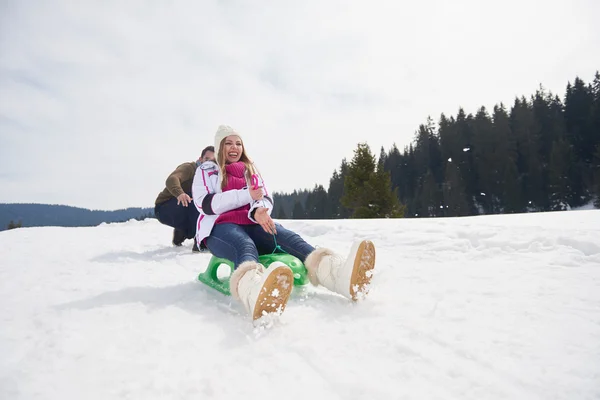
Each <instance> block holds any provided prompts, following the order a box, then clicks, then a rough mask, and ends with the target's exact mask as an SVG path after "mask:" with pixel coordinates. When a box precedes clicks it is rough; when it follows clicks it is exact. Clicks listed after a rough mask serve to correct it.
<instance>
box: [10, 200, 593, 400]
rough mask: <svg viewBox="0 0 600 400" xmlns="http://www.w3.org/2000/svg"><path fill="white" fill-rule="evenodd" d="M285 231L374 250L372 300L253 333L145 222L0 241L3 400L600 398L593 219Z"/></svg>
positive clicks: (313, 310) (310, 292)
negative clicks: (364, 241) (368, 244)
mask: <svg viewBox="0 0 600 400" xmlns="http://www.w3.org/2000/svg"><path fill="white" fill-rule="evenodd" d="M283 223H284V225H286V226H287V227H289V228H291V229H293V230H296V231H297V232H299V233H300V234H301V235H302V236H304V237H305V238H306V239H307V240H308V241H309V242H311V243H312V244H314V245H319V246H327V247H331V248H333V249H334V250H337V251H339V252H343V253H345V252H346V251H347V250H348V249H349V247H350V244H351V241H352V240H354V239H360V238H371V239H372V240H373V241H374V242H375V244H376V246H377V266H376V275H375V277H374V279H373V287H372V291H371V294H370V296H369V298H368V299H367V300H366V301H363V302H361V303H359V304H350V303H349V302H348V301H346V300H345V299H344V298H342V297H340V296H338V295H335V294H332V293H329V292H327V291H326V290H324V289H322V288H313V287H308V288H305V290H299V291H296V292H294V294H293V298H292V299H291V300H290V303H289V304H288V307H287V310H286V312H285V314H284V315H283V316H282V317H281V319H280V321H279V322H278V323H276V324H275V326H273V327H271V328H270V329H264V328H262V329H261V328H255V327H253V326H252V324H251V323H250V319H249V318H248V317H247V316H246V315H245V314H244V312H243V309H242V308H241V306H240V305H238V304H237V303H234V302H232V300H231V298H229V297H224V296H222V295H221V294H219V293H217V292H215V291H213V290H212V289H210V288H208V287H206V286H204V285H202V284H200V283H199V282H197V281H196V277H197V274H198V273H199V272H201V271H203V269H204V268H205V266H206V264H207V262H208V259H209V256H208V255H204V254H192V253H191V242H190V241H188V242H186V243H185V245H184V246H183V247H182V248H174V247H172V246H170V244H169V242H170V234H171V230H170V228H168V227H165V226H162V225H160V224H159V223H158V222H157V221H155V220H147V221H143V222H136V221H130V222H127V223H122V224H110V225H101V226H99V227H94V228H51V227H50V228H22V229H16V230H12V231H5V232H0V354H1V355H2V356H1V357H0V398H1V399H61V400H64V399H261V400H267V399H307V398H313V397H315V396H317V398H325V399H580V400H581V399H598V398H600V211H598V210H590V211H570V212H556V213H540V214H524V215H509V216H483V217H466V218H448V219H404V220H369V221H355V220H354V221H353V220H343V221H283Z"/></svg>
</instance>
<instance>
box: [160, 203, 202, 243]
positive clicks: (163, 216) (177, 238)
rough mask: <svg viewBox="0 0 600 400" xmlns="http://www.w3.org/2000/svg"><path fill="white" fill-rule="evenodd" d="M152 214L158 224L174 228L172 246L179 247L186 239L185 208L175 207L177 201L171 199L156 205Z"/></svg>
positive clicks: (186, 219)
mask: <svg viewBox="0 0 600 400" xmlns="http://www.w3.org/2000/svg"><path fill="white" fill-rule="evenodd" d="M188 208H189V206H188ZM195 208H196V207H194V209H195ZM154 214H155V215H156V217H157V218H158V220H159V221H160V223H162V224H164V225H167V226H171V227H173V228H175V229H174V230H173V244H174V245H175V246H181V244H182V243H183V241H184V240H185V239H186V234H187V233H186V232H187V230H188V225H189V223H188V210H187V208H186V207H183V206H181V205H177V199H176V198H174V197H173V198H171V199H169V200H167V201H165V202H164V203H161V204H158V205H156V207H155V208H154ZM194 232H195V231H194Z"/></svg>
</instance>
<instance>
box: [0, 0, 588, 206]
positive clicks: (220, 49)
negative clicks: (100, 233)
mask: <svg viewBox="0 0 600 400" xmlns="http://www.w3.org/2000/svg"><path fill="white" fill-rule="evenodd" d="M487 4H493V5H487ZM598 15H600V2H599V1H597V0H587V1H584V0H573V1H553V0H550V1H531V0H506V1H503V2H484V1H481V0H458V1H453V2H450V1H442V0H440V1H435V0H424V1H419V2H410V3H409V2H400V1H395V0H392V1H375V0H369V1H364V0H356V1H351V0H343V1H342V0H340V1H327V0H302V1H298V0H289V1H288V0H271V1H249V0H248V1H235V0H222V1H208V0H189V1H183V0H182V1H152V0H147V1H141V0H126V1H123V0H96V1H90V0H88V1H85V0H81V1H73V0H68V1H66V0H65V1H61V0H57V1H52V2H50V1H45V0H43V1H35V0H27V1H20V0H12V1H11V0H8V1H7V0H0V202H5V203H9V202H20V203H52V204H66V205H72V206H79V207H86V208H95V209H107V210H108V209H116V208H125V207H138V206H140V207H148V206H153V204H154V200H155V198H156V195H157V194H158V192H159V191H160V190H162V189H163V187H164V181H165V179H166V177H167V176H168V174H169V173H170V172H171V171H172V170H173V169H174V168H175V167H176V166H177V165H178V164H180V163H182V162H185V161H192V160H195V159H196V158H197V157H198V156H199V154H200V151H201V150H202V148H203V147H205V146H206V145H209V144H212V143H213V137H214V133H215V131H216V129H217V127H218V125H220V124H228V125H231V126H233V127H234V128H236V129H237V130H239V131H240V132H241V133H242V137H243V139H244V142H245V144H246V148H247V151H248V153H249V154H250V156H251V157H252V158H253V159H254V161H255V162H256V164H257V165H258V167H259V169H260V170H261V171H262V173H263V175H264V178H265V180H266V181H267V184H268V185H269V186H270V189H271V190H272V191H280V192H281V191H285V192H289V191H292V190H293V189H295V188H298V189H299V188H312V187H313V186H314V185H315V183H316V184H322V185H323V186H324V187H325V188H326V189H327V187H328V184H329V178H330V177H331V174H332V172H333V170H334V169H336V168H337V167H338V166H339V165H340V162H341V160H342V158H344V157H346V158H347V159H348V160H349V159H351V158H352V154H353V150H354V149H355V148H356V144H357V143H358V142H367V143H368V144H369V145H370V146H371V149H372V151H373V152H374V153H376V154H379V149H380V147H381V146H383V147H384V148H385V149H386V150H388V149H389V148H391V146H392V145H393V144H394V143H396V144H397V146H398V147H399V148H401V149H402V148H403V147H404V146H406V145H408V144H409V143H410V142H411V141H412V140H413V137H414V133H415V131H416V130H417V128H418V126H419V124H421V123H424V122H425V121H426V119H427V116H432V118H433V119H434V120H435V121H437V120H438V119H439V116H440V114H441V113H446V115H455V114H456V112H457V111H458V108H459V107H461V106H462V107H463V108H464V109H465V111H466V112H468V113H469V112H470V113H475V112H476V110H477V108H478V107H480V106H481V105H484V106H486V107H493V105H494V104H496V103H498V102H501V101H502V102H505V103H506V104H507V106H510V105H511V104H512V102H513V100H514V97H515V96H521V95H526V96H529V95H531V94H533V93H534V92H535V90H536V89H537V88H538V86H539V85H540V84H543V85H544V86H545V87H546V88H547V89H549V90H551V91H553V92H554V93H556V94H559V95H560V96H561V97H562V96H563V95H564V90H565V87H566V84H567V82H568V81H573V79H574V78H575V76H580V77H581V78H582V79H584V81H586V82H589V81H591V80H592V79H593V76H594V72H595V71H596V70H597V69H600V24H598V23H597V21H598Z"/></svg>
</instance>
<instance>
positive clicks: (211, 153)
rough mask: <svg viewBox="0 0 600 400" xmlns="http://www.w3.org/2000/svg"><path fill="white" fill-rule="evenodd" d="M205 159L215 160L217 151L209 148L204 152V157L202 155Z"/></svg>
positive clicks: (203, 159)
mask: <svg viewBox="0 0 600 400" xmlns="http://www.w3.org/2000/svg"><path fill="white" fill-rule="evenodd" d="M204 161H215V152H214V151H210V150H209V151H207V152H206V153H204V157H202V162H204Z"/></svg>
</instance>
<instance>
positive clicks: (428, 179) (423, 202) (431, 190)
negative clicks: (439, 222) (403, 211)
mask: <svg viewBox="0 0 600 400" xmlns="http://www.w3.org/2000/svg"><path fill="white" fill-rule="evenodd" d="M441 196H442V193H441V191H440V189H439V187H438V184H437V183H436V181H435V178H434V177H433V172H431V170H428V171H427V173H426V174H425V179H424V182H423V186H422V187H421V190H420V191H419V193H418V195H417V201H416V214H417V215H418V216H420V217H437V216H438V215H443V211H442V209H443V205H442V201H441Z"/></svg>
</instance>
